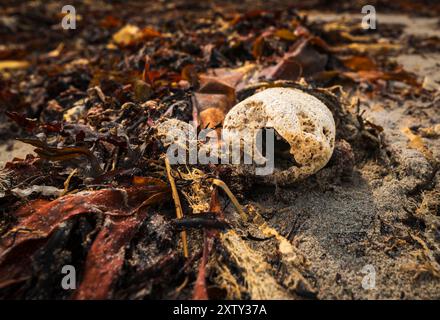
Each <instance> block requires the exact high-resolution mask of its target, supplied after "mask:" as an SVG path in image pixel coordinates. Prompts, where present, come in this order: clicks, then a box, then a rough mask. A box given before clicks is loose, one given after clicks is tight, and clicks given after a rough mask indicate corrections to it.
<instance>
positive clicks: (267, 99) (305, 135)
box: [223, 88, 336, 185]
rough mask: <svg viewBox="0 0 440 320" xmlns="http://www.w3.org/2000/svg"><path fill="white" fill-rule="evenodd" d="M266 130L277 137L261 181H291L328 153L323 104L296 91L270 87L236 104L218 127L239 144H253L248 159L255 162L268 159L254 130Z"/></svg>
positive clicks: (328, 116)
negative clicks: (269, 166) (271, 164)
mask: <svg viewBox="0 0 440 320" xmlns="http://www.w3.org/2000/svg"><path fill="white" fill-rule="evenodd" d="M265 128H273V129H274V131H275V136H276V139H275V140H276V141H275V147H274V152H275V157H274V158H275V163H274V166H275V167H274V170H273V172H272V173H271V174H268V175H265V176H261V178H262V180H263V181H264V182H267V183H276V184H279V185H288V184H292V183H293V182H295V181H297V180H300V179H304V178H306V177H308V176H310V175H312V174H314V173H316V172H317V171H318V170H320V169H321V168H323V167H324V166H325V165H326V164H327V162H328V161H329V160H330V158H331V156H332V153H333V149H334V145H335V134H336V128H335V121H334V119H333V115H332V113H331V111H330V110H329V109H328V108H327V106H326V105H325V104H324V103H323V102H321V101H320V100H319V99H317V98H316V97H314V96H312V95H310V94H308V93H305V92H303V91H301V90H299V89H293V88H270V89H266V90H263V91H261V92H259V93H256V94H254V95H253V96H251V97H249V98H247V99H245V100H243V101H242V102H240V103H238V104H237V105H235V106H234V107H233V108H232V109H231V110H230V111H229V112H228V113H227V115H226V117H225V120H224V125H223V129H224V131H225V133H226V135H228V134H229V137H228V138H233V137H231V135H233V136H236V135H237V134H238V135H239V136H240V139H241V144H242V145H241V146H242V147H243V146H244V147H245V149H246V147H248V148H252V150H253V159H254V160H256V162H259V163H261V159H266V160H267V157H265V156H263V154H262V150H259V149H258V148H256V147H255V146H256V139H257V134H258V133H259V132H260V131H261V130H262V129H265ZM248 150H249V149H248ZM245 168H246V169H245V170H247V171H249V170H250V168H251V170H253V169H252V166H246V167H245ZM254 169H255V168H254ZM253 172H254V171H253Z"/></svg>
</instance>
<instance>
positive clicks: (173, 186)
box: [165, 156, 189, 258]
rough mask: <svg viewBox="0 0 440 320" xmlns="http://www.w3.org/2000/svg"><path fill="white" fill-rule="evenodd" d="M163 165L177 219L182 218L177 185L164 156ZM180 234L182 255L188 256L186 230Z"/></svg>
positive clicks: (168, 162)
mask: <svg viewBox="0 0 440 320" xmlns="http://www.w3.org/2000/svg"><path fill="white" fill-rule="evenodd" d="M165 166H166V169H167V175H168V180H169V181H170V185H171V191H172V194H173V200H174V205H175V207H176V216H177V218H178V219H182V218H183V211H182V205H181V204H180V198H179V194H178V193H177V187H176V183H175V182H174V177H173V176H172V175H171V166H170V161H169V160H168V158H167V157H166V156H165ZM180 236H181V238H182V243H183V256H184V257H185V258H188V256H189V255H188V243H187V239H186V231H182V232H181V233H180Z"/></svg>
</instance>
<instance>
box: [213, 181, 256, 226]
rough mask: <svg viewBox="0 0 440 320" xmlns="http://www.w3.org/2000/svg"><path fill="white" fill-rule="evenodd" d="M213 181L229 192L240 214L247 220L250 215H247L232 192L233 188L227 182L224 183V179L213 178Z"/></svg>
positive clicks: (228, 194)
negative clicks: (230, 188)
mask: <svg viewBox="0 0 440 320" xmlns="http://www.w3.org/2000/svg"><path fill="white" fill-rule="evenodd" d="M212 183H213V184H215V185H216V186H218V187H220V188H222V189H223V191H224V192H225V193H226V194H227V196H228V197H229V199H231V202H232V204H233V205H234V207H235V209H236V210H237V211H238V213H239V214H240V216H241V218H242V219H243V221H245V222H246V221H248V217H247V215H246V213H244V211H243V209H242V208H241V206H240V203H239V202H238V200H237V198H236V197H235V196H234V195H233V194H232V192H231V190H229V188H228V186H227V185H226V183H224V182H223V181H221V180H219V179H212Z"/></svg>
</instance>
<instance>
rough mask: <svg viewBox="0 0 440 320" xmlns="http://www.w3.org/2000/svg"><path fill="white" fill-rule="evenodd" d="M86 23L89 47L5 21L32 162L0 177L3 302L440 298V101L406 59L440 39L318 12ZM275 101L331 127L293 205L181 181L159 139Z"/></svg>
mask: <svg viewBox="0 0 440 320" xmlns="http://www.w3.org/2000/svg"><path fill="white" fill-rule="evenodd" d="M355 2H356V3H357V1H355ZM305 3H307V1H305ZM318 3H319V1H318ZM359 3H360V2H359ZM397 3H398V4H399V3H401V7H399V6H398V4H396V6H397V7H398V9H399V10H404V11H405V10H406V11H408V10H410V8H408V7H407V6H405V5H404V3H405V1H397ZM72 4H73V5H74V6H75V7H76V9H77V13H78V14H80V16H81V19H80V21H78V22H77V26H78V27H77V29H76V30H63V29H62V28H61V26H60V18H61V17H62V16H60V12H61V6H62V4H60V3H58V2H51V3H50V4H49V3H46V2H45V1H33V2H32V3H31V2H27V1H14V2H10V3H9V2H7V3H5V5H4V6H3V7H2V8H1V9H0V37H1V38H2V46H0V59H1V61H0V107H1V114H0V120H1V126H0V140H1V141H2V142H3V143H5V144H6V143H9V142H8V141H11V140H12V139H17V140H18V141H21V142H22V143H24V144H27V145H29V146H32V147H33V149H34V153H33V154H28V155H27V156H25V157H23V158H14V159H10V158H9V159H8V162H7V163H6V164H5V165H4V168H2V170H1V171H0V208H1V214H0V297H1V298H15V299H41V298H56V299H145V298H149V299H151V298H153V299H163V298H164V299H169V298H179V299H209V298H211V299H315V298H323V299H326V298H345V299H347V298H349V299H352V298H405V297H422V298H439V294H440V282H439V281H440V280H439V277H440V244H439V243H440V242H439V241H440V240H439V239H440V236H439V232H440V229H439V228H440V221H439V207H440V205H439V199H440V197H439V185H440V181H439V178H440V176H439V172H438V161H439V150H440V148H439V144H438V137H439V136H440V133H439V130H438V126H439V123H440V122H439V121H440V119H439V114H438V108H439V107H440V105H439V104H440V99H439V94H438V92H439V91H438V89H433V88H432V82H429V81H428V80H426V79H420V76H418V75H417V74H415V73H412V72H410V71H408V70H406V69H405V68H403V67H402V66H401V65H399V64H398V63H396V61H395V60H394V59H393V58H392V57H393V56H394V55H398V54H403V53H408V54H409V53H414V51H415V52H416V53H419V52H424V53H425V54H426V53H429V52H432V51H435V49H436V48H437V49H438V48H439V44H440V41H439V39H440V38H435V37H433V38H429V39H428V40H426V39H425V40H426V41H424V42H420V41H415V40H414V38H413V37H412V36H408V37H405V36H404V32H403V28H402V26H399V25H397V26H395V25H392V26H390V25H387V24H385V23H384V24H383V25H381V28H380V29H379V30H376V31H366V30H363V29H362V28H361V27H360V24H359V21H358V20H342V21H339V20H336V21H330V22H329V21H325V20H323V21H321V20H319V19H309V17H308V15H307V12H302V11H299V9H304V8H306V9H307V5H306V4H303V6H302V7H291V6H289V7H287V6H286V5H285V4H283V3H281V4H280V3H278V4H276V5H274V4H273V3H271V2H269V3H267V2H261V3H259V2H258V3H257V4H255V3H254V2H253V4H252V7H255V8H257V9H255V10H249V8H248V7H249V3H248V2H247V1H244V2H242V3H241V4H240V5H238V4H236V5H233V4H232V3H221V4H220V3H216V2H207V3H205V2H203V3H199V2H194V3H193V2H188V1H171V2H167V4H165V3H163V2H156V1H154V2H151V3H148V4H146V3H144V2H136V1H128V2H119V1H107V2H100V1H93V2H86V1H72ZM326 6H327V5H324V7H326ZM426 7H428V5H427V6H426ZM313 8H315V9H316V8H319V5H317V4H314V5H313ZM391 9H392V8H391ZM435 10H437V12H439V11H438V7H437V8H436V7H435V6H433V7H432V8H431V9H430V10H425V11H422V12H423V13H424V14H428V15H429V14H430V13H432V11H435ZM318 16H319V15H318ZM36 34H39V36H38V37H36ZM399 37H400V38H399ZM397 39H398V41H397ZM409 46H410V47H411V50H412V51H411V50H410V49H408V47H409ZM429 83H431V84H429ZM279 87H282V88H293V89H295V90H301V91H303V92H305V93H307V94H310V95H312V96H314V97H315V98H317V99H318V100H319V101H321V102H322V103H324V104H325V105H326V106H327V107H328V109H329V110H330V111H331V113H332V115H333V119H334V121H335V126H336V140H335V141H333V142H334V151H333V155H332V157H331V158H330V160H329V162H328V163H327V164H326V166H325V167H324V168H322V169H321V170H320V171H318V172H317V173H316V174H314V175H313V176H311V177H308V178H307V179H302V180H300V181H294V182H295V183H293V184H291V186H289V187H284V186H281V185H285V184H288V183H279V184H277V183H276V181H275V183H273V184H272V185H267V184H264V183H261V180H259V179H257V178H256V177H255V176H253V175H251V174H249V172H248V171H246V170H241V168H240V166H233V165H226V164H218V165H214V164H210V165H172V166H170V164H169V161H168V160H167V158H166V154H165V151H166V143H164V142H166V141H164V140H163V139H162V136H161V130H162V129H161V128H162V127H160V126H161V124H163V123H164V122H166V121H170V119H171V122H169V123H179V124H181V123H182V122H186V123H188V122H189V121H192V123H193V124H194V125H195V126H196V127H197V130H201V129H204V128H212V129H215V130H216V131H217V132H221V130H222V126H223V121H224V119H225V116H226V115H227V113H228V112H229V110H230V109H231V108H232V107H233V106H234V105H236V104H237V103H239V102H240V101H243V100H244V99H246V98H248V97H250V96H252V95H253V94H255V93H258V92H261V91H263V90H265V89H268V88H279ZM435 90H437V91H435ZM436 110H437V111H436ZM375 112H376V113H375ZM368 115H371V117H369V116H368ZM273 116H276V115H273ZM381 119H382V120H381ZM384 119H385V120H384ZM388 119H391V120H390V121H387V120H388ZM177 120H179V121H180V122H178V121H177ZM390 122H391V124H390ZM396 123H397V124H398V125H396ZM167 130H168V129H167ZM165 131H166V130H165ZM162 135H163V132H162ZM198 143H201V142H198ZM284 144H285V143H284ZM332 147H333V146H332ZM285 152H286V150H285V145H283V143H282V141H281V142H280V143H279V144H278V145H276V150H275V157H281V158H282V157H283V153H285ZM366 264H371V265H373V266H376V268H377V272H378V279H377V286H378V289H377V290H376V291H368V290H364V289H363V288H362V286H361V282H362V273H361V269H362V266H363V265H366ZM64 265H73V266H74V267H75V268H76V270H77V289H76V290H64V289H63V288H62V287H61V285H60V283H61V279H62V278H63V274H62V273H61V269H62V267H63V266H64ZM396 279H397V280H396ZM399 281H401V282H399Z"/></svg>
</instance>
